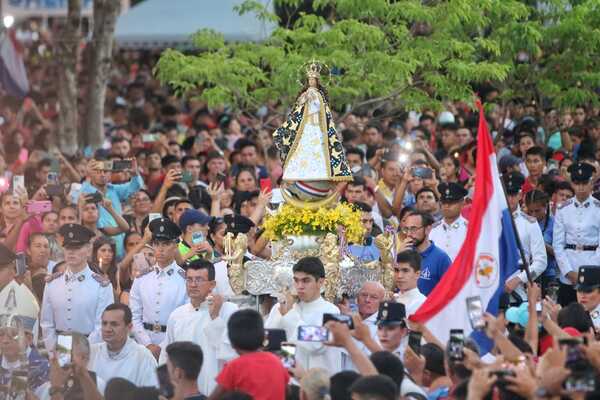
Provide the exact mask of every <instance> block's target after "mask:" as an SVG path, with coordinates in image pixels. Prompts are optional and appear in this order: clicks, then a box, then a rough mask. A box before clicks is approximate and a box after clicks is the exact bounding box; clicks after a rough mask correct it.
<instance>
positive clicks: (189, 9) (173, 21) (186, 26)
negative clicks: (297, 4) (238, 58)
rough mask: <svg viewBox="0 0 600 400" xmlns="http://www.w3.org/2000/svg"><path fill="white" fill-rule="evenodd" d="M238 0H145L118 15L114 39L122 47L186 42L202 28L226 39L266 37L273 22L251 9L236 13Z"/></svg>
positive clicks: (253, 39)
mask: <svg viewBox="0 0 600 400" xmlns="http://www.w3.org/2000/svg"><path fill="white" fill-rule="evenodd" d="M261 1H264V2H265V3H266V0H261ZM241 2H242V0H146V1H144V2H142V3H140V4H138V5H137V6H135V7H132V8H130V9H129V11H128V12H126V13H124V14H122V15H121V16H120V17H119V19H118V21H117V26H116V30H115V39H116V42H117V45H118V46H120V47H122V48H123V47H124V48H136V49H143V48H145V49H147V48H164V47H171V46H173V47H176V46H189V45H190V44H191V41H190V35H191V34H193V33H194V32H196V31H198V30H200V29H204V28H209V29H213V30H215V31H217V32H220V33H222V34H223V35H224V36H225V40H226V41H261V40H264V39H266V38H267V37H268V36H269V35H270V34H271V32H272V31H273V29H274V28H275V25H273V24H270V23H264V22H262V21H260V20H258V19H257V18H256V16H255V15H254V14H252V13H247V14H245V15H243V16H240V15H239V14H238V13H237V12H236V11H234V10H233V7H234V6H236V5H239V4H240V3H241Z"/></svg>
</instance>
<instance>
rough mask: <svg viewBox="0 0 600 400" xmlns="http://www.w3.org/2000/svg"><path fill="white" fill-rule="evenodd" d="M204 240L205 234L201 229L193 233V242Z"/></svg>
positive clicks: (197, 242)
mask: <svg viewBox="0 0 600 400" xmlns="http://www.w3.org/2000/svg"><path fill="white" fill-rule="evenodd" d="M202 242H204V234H203V233H202V232H200V231H198V232H194V233H192V244H199V243H202Z"/></svg>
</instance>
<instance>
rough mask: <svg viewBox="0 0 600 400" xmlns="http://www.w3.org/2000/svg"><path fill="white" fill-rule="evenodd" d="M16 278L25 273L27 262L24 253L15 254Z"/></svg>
mask: <svg viewBox="0 0 600 400" xmlns="http://www.w3.org/2000/svg"><path fill="white" fill-rule="evenodd" d="M16 264H17V276H22V275H24V274H25V272H27V261H26V260H25V253H17V260H16Z"/></svg>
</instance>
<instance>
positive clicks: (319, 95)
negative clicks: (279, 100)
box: [273, 61, 352, 208]
mask: <svg viewBox="0 0 600 400" xmlns="http://www.w3.org/2000/svg"><path fill="white" fill-rule="evenodd" d="M326 69H327V67H326V66H325V65H324V64H322V63H319V62H316V61H312V62H310V63H309V64H308V65H307V67H306V70H305V73H306V77H305V82H304V87H303V88H302V90H301V92H300V94H299V95H298V97H297V99H296V104H295V105H294V108H293V109H292V111H291V112H290V114H289V115H288V116H287V118H286V121H285V122H284V123H283V124H282V125H281V127H279V128H278V129H277V130H276V131H275V132H274V133H273V137H274V141H275V144H276V146H277V148H278V149H279V153H280V156H281V160H282V163H283V181H284V182H285V183H286V185H285V186H286V187H285V190H283V191H282V194H283V196H284V198H285V199H286V201H288V202H290V203H291V204H294V205H297V206H299V207H302V208H307V207H308V208H318V207H322V206H326V205H328V204H330V203H332V202H333V201H334V200H335V199H336V192H335V190H333V189H334V186H335V182H339V181H351V180H352V172H351V171H350V168H349V167H348V162H347V160H346V155H345V153H344V148H343V147H342V142H341V140H340V138H339V137H338V134H337V132H336V129H335V125H334V123H333V116H332V114H331V110H330V108H329V103H328V98H327V90H326V89H325V87H323V86H322V85H321V83H320V79H321V73H323V72H324V71H325V70H326Z"/></svg>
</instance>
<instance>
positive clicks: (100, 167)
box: [73, 158, 144, 257]
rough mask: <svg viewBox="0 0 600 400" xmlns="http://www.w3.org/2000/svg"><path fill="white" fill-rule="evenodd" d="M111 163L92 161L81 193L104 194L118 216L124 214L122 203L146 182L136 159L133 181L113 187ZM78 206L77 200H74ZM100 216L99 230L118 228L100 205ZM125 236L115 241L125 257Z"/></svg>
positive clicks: (134, 160) (118, 236) (118, 252)
mask: <svg viewBox="0 0 600 400" xmlns="http://www.w3.org/2000/svg"><path fill="white" fill-rule="evenodd" d="M109 163H110V162H107V161H100V160H91V161H90V163H89V165H88V177H87V178H88V179H87V180H86V181H85V182H84V183H83V185H81V193H94V192H100V193H102V197H104V198H108V199H110V200H111V202H112V206H113V209H114V210H115V211H116V213H117V214H122V213H123V209H122V207H121V203H123V202H125V201H127V200H128V199H129V198H130V197H131V196H132V195H133V194H134V193H136V192H137V191H138V190H140V189H141V188H142V187H143V186H144V180H143V179H142V177H141V176H140V175H139V173H138V167H137V162H136V159H135V158H133V159H132V166H131V180H130V181H129V182H127V183H121V184H118V185H113V184H112V183H110V177H111V174H112V168H109V167H110V165H109ZM73 200H74V202H75V204H77V198H74V199H73ZM99 208H100V214H99V218H98V228H103V227H106V226H117V223H116V221H115V220H114V218H113V217H112V216H111V215H110V213H109V212H108V211H107V210H106V209H105V208H104V207H102V206H100V205H99ZM124 237H125V235H124V234H123V233H122V234H119V235H117V236H115V237H114V238H113V239H114V240H115V243H116V244H117V256H119V257H122V256H123V238H124Z"/></svg>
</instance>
